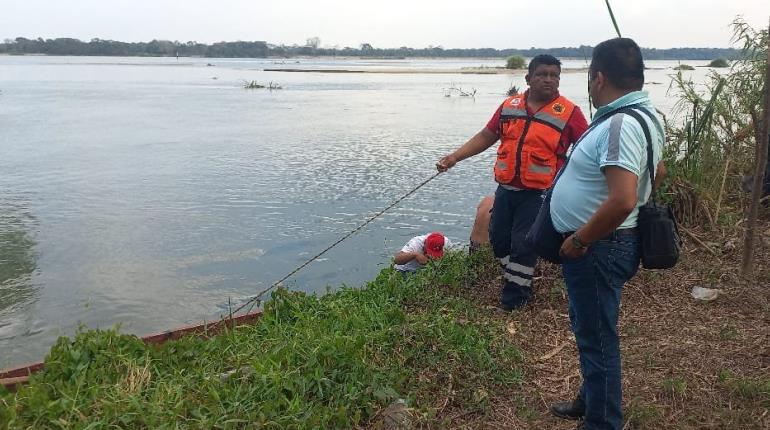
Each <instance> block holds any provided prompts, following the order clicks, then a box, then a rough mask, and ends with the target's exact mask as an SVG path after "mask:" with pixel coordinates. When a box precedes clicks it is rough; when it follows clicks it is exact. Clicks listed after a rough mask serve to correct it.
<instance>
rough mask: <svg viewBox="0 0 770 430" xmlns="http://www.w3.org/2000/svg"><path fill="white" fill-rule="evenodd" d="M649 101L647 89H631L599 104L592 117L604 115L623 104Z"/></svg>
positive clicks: (628, 104)
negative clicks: (607, 101)
mask: <svg viewBox="0 0 770 430" xmlns="http://www.w3.org/2000/svg"><path fill="white" fill-rule="evenodd" d="M649 101H650V95H649V93H648V92H647V91H632V92H630V93H628V94H626V95H624V96H622V97H619V98H617V99H615V100H613V101H612V102H610V103H608V104H606V105H604V106H601V107H600V108H599V109H597V110H596V115H594V118H599V117H600V116H602V115H604V114H605V113H607V112H609V111H612V110H615V109H618V108H622V107H624V106H630V105H634V104H647V103H649Z"/></svg>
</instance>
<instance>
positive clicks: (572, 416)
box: [551, 396, 586, 429]
mask: <svg viewBox="0 0 770 430" xmlns="http://www.w3.org/2000/svg"><path fill="white" fill-rule="evenodd" d="M551 413H552V414H554V415H556V416H557V417H559V418H564V419H567V420H580V419H583V417H584V416H585V414H586V404H585V403H584V402H583V399H582V398H581V397H580V396H577V398H575V400H573V401H571V402H559V403H554V404H552V405H551ZM580 428H582V425H581V427H578V429H580Z"/></svg>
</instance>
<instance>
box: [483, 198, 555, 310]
mask: <svg viewBox="0 0 770 430" xmlns="http://www.w3.org/2000/svg"><path fill="white" fill-rule="evenodd" d="M542 194H543V192H542V191H539V190H520V191H514V190H507V189H505V188H503V187H502V186H498V187H497V191H495V203H494V205H493V206H492V218H491V219H490V221H489V242H490V243H491V245H492V252H493V253H494V254H495V257H497V258H498V259H499V260H500V265H501V266H502V267H503V270H504V273H503V290H502V293H501V295H500V303H501V304H502V305H503V306H505V307H506V308H511V309H512V308H517V307H520V306H522V305H524V304H525V303H527V301H529V299H530V297H531V296H532V275H533V274H534V273H535V263H536V262H537V255H536V254H535V252H534V251H533V250H532V249H531V248H530V247H528V246H526V245H525V244H524V238H525V237H526V236H527V232H528V231H529V228H530V227H531V226H532V223H533V222H534V221H535V217H537V212H538V211H539V210H540V205H541V204H542V203H543V199H542Z"/></svg>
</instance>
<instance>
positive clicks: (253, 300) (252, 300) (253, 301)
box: [230, 172, 442, 316]
mask: <svg viewBox="0 0 770 430" xmlns="http://www.w3.org/2000/svg"><path fill="white" fill-rule="evenodd" d="M441 173H442V172H437V173H434V174H433V175H432V176H431V177H429V178H428V179H426V180H424V181H422V182H421V183H420V184H419V185H417V186H416V187H414V188H412V190H411V191H409V192H408V193H406V194H404V195H403V196H401V197H399V198H398V199H397V200H396V201H394V202H393V203H391V204H390V205H389V206H388V207H386V208H385V209H383V210H381V211H379V212H377V213H376V214H374V215H373V216H371V217H369V219H367V220H366V221H364V223H363V224H361V225H359V226H358V227H356V228H354V229H353V230H352V231H350V232H349V233H348V234H346V235H345V236H343V237H342V238H340V239H339V240H337V241H336V242H334V243H332V244H331V245H329V246H327V247H326V249H324V250H323V251H321V252H319V253H318V254H316V255H314V256H313V257H312V258H310V259H309V260H307V261H305V262H304V263H302V264H301V265H299V266H297V268H295V269H294V270H292V271H291V272H289V274H287V275H286V276H284V277H283V278H281V279H279V280H278V281H276V282H274V283H273V284H272V285H270V286H269V287H267V288H265V289H264V290H262V291H260V292H259V293H257V295H255V296H253V297H251V298H250V299H249V300H248V301H246V303H244V304H242V305H241V306H239V307H238V308H237V309H235V310H234V311H232V312H231V313H230V315H231V316H232V315H235V314H237V313H238V312H240V311H241V310H242V309H243V308H245V307H246V306H249V305H251V307H250V308H249V311H248V312H251V309H252V308H253V307H254V305H255V304H256V303H257V302H259V300H260V299H261V298H262V296H263V295H264V294H265V293H267V292H268V291H270V290H272V289H273V288H275V287H277V286H278V285H280V284H281V282H283V281H285V280H287V279H289V278H290V277H291V276H292V275H294V274H295V273H297V272H299V271H300V270H302V269H303V268H304V267H305V266H307V265H308V264H310V263H312V262H313V261H315V260H316V259H317V258H318V257H320V256H322V255H324V254H325V253H326V252H327V251H329V250H330V249H332V248H334V247H335V246H337V245H339V244H340V243H342V242H343V241H344V240H345V239H347V238H349V237H350V236H353V235H354V234H356V233H357V232H358V231H360V230H361V229H362V228H364V227H366V225H367V224H369V223H370V222H372V221H374V220H375V219H377V218H378V217H380V216H381V215H382V214H384V213H385V212H387V211H389V210H390V209H392V208H393V207H395V206H396V205H398V204H399V203H401V201H403V200H404V199H406V198H407V197H409V196H411V195H412V194H414V193H415V192H417V190H419V189H420V188H422V187H423V186H424V185H425V184H427V183H428V182H430V181H432V180H433V179H435V178H436V177H437V176H438V175H440V174H441Z"/></svg>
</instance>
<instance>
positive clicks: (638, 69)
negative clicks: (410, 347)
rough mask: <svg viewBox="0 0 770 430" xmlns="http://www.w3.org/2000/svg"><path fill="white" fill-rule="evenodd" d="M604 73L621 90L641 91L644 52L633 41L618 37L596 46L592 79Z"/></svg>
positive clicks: (592, 65)
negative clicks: (599, 73)
mask: <svg viewBox="0 0 770 430" xmlns="http://www.w3.org/2000/svg"><path fill="white" fill-rule="evenodd" d="M596 72H602V73H603V74H604V76H605V77H606V78H607V80H609V81H610V83H611V84H612V85H614V86H615V87H617V88H618V89H621V90H632V91H636V90H641V89H642V86H644V60H643V59H642V50H641V49H639V45H637V44H636V42H634V41H633V40H632V39H629V38H626V37H618V38H615V39H610V40H605V41H604V42H602V43H600V44H598V45H596V47H595V48H594V52H593V55H592V56H591V78H593V76H594V75H595V74H596Z"/></svg>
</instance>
